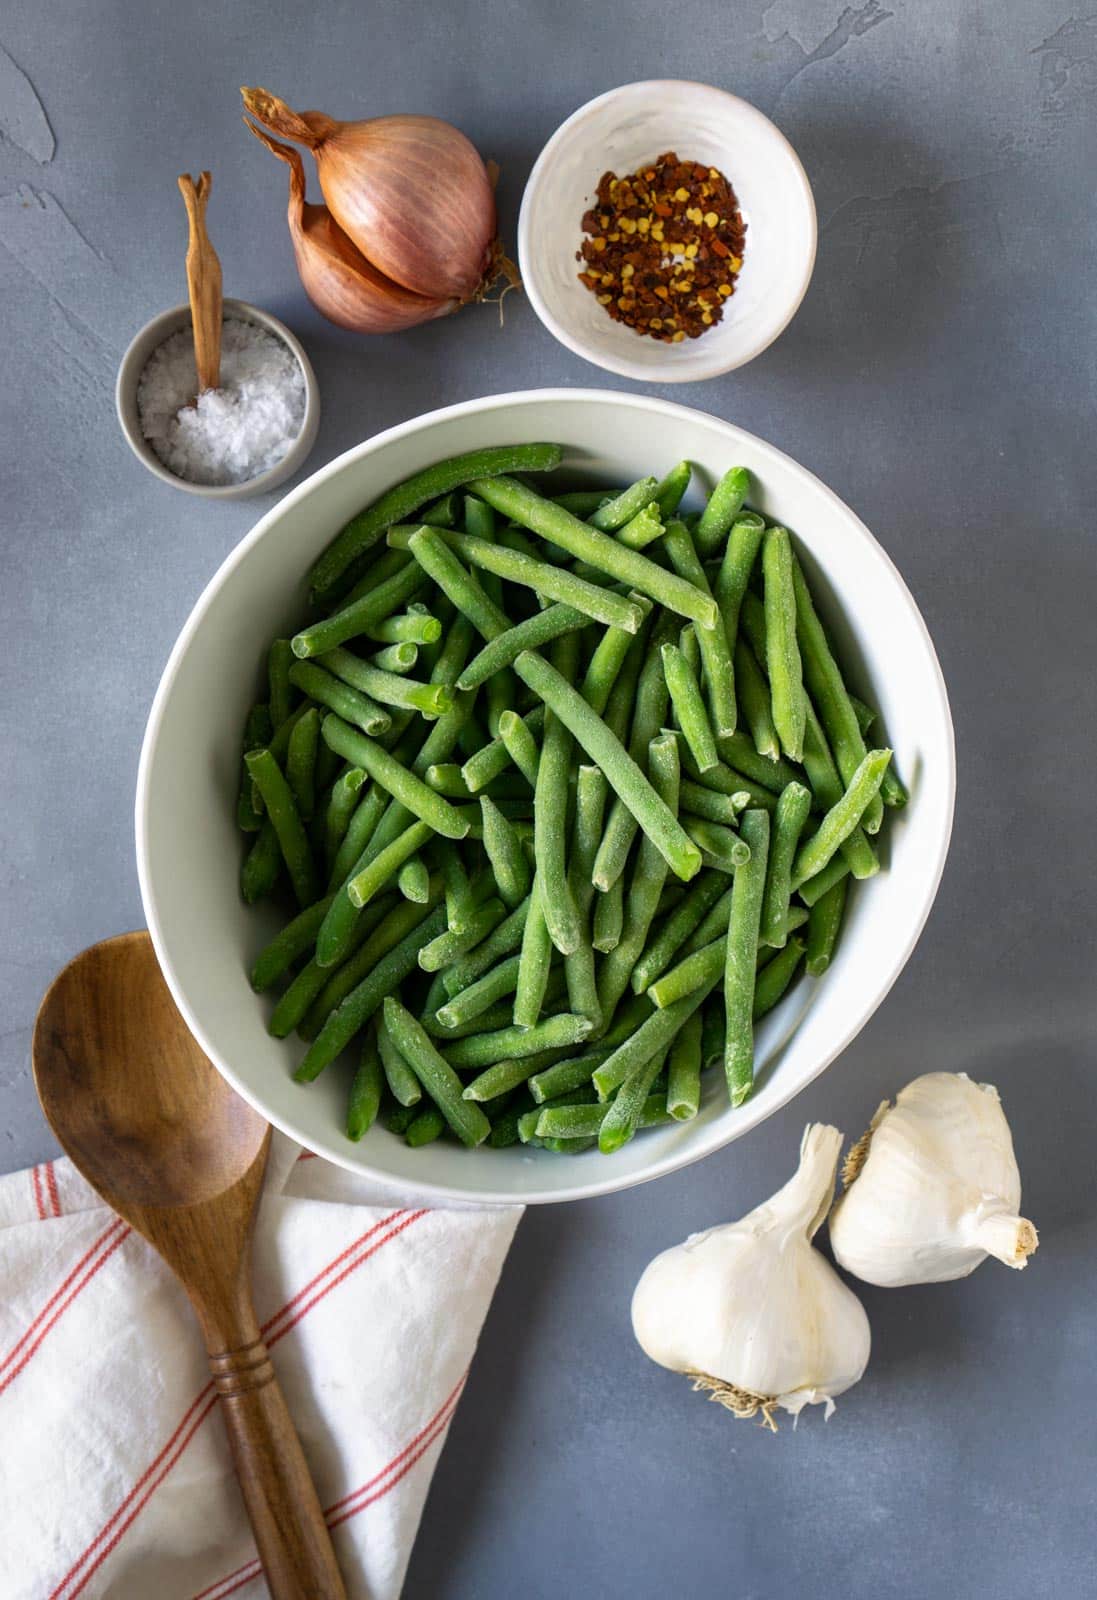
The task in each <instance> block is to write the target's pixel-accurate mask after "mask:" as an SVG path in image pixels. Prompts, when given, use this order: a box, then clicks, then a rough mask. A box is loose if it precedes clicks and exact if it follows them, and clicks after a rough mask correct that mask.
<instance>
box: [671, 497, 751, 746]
mask: <svg viewBox="0 0 1097 1600" xmlns="http://www.w3.org/2000/svg"><path fill="white" fill-rule="evenodd" d="M663 548H664V549H665V550H666V552H667V555H668V557H669V558H670V564H671V566H672V567H673V568H674V570H675V572H677V574H678V576H679V577H681V578H685V579H686V581H687V582H688V583H692V584H693V586H694V588H696V589H700V590H701V592H702V593H703V594H707V595H711V594H712V590H711V589H710V587H709V581H708V578H707V577H706V576H705V569H704V567H703V566H702V565H701V560H700V557H699V556H698V554H697V550H696V547H695V545H694V542H693V538H692V536H691V534H690V532H689V530H688V528H687V527H686V526H685V524H684V523H682V522H678V521H676V520H674V521H671V522H669V523H668V524H667V531H666V538H665V539H664V541H663ZM690 637H691V638H692V639H694V640H696V643H697V647H698V649H699V650H700V652H701V663H702V666H703V667H704V675H705V687H706V688H707V690H708V703H709V707H710V710H711V712H712V727H713V731H714V732H716V733H720V734H728V733H734V732H735V726H736V721H737V708H736V701H735V692H736V686H735V671H734V667H733V664H732V655H731V651H730V649H729V648H728V638H727V632H726V630H725V628H724V622H723V618H722V617H720V616H717V618H716V621H715V622H714V623H713V624H712V626H711V627H707V628H706V627H702V625H701V624H700V623H699V622H695V623H694V624H693V625H692V628H691V630H690Z"/></svg>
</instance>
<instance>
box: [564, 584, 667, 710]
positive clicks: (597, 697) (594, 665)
mask: <svg viewBox="0 0 1097 1600" xmlns="http://www.w3.org/2000/svg"><path fill="white" fill-rule="evenodd" d="M629 599H630V600H635V601H637V602H639V603H640V604H641V605H643V606H646V607H647V608H648V613H649V614H650V611H651V602H650V601H649V600H648V598H647V596H646V595H641V594H637V593H636V592H635V591H633V592H630V594H629ZM634 647H636V648H635V654H634V661H635V665H636V671H637V672H639V670H640V665H641V662H642V659H643V656H642V652H641V650H640V648H639V646H638V644H637V640H636V639H635V637H634V636H633V635H632V634H629V633H626V632H625V630H624V629H623V628H608V629H607V630H606V632H605V633H604V634H603V635H602V637H601V639H600V640H599V641H598V644H597V646H596V647H595V650H594V653H593V655H592V656H591V658H590V662H589V664H588V666H587V671H586V676H585V677H584V679H583V682H582V683H581V685H580V686H579V693H580V694H581V695H582V697H583V699H584V700H585V701H586V702H587V705H588V706H590V708H591V710H592V711H596V712H597V713H598V715H599V716H601V715H602V714H603V712H604V711H605V709H606V707H607V705H608V703H609V697H610V694H611V693H612V692H613V690H614V687H615V685H616V683H617V681H618V678H619V676H620V674H621V671H622V668H623V667H624V665H625V658H626V657H627V656H628V654H629V651H630V649H633V648H634Z"/></svg>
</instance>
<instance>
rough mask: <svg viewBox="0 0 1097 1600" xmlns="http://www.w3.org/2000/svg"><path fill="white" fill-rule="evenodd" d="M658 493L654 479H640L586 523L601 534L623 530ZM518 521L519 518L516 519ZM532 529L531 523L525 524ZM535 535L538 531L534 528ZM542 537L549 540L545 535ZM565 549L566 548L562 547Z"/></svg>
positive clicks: (597, 511) (609, 501)
mask: <svg viewBox="0 0 1097 1600" xmlns="http://www.w3.org/2000/svg"><path fill="white" fill-rule="evenodd" d="M658 492H659V484H658V481H657V480H656V479H655V478H640V479H639V480H638V481H637V482H636V483H632V484H630V485H629V487H628V488H627V489H622V491H621V493H620V494H618V495H614V497H613V499H612V500H607V501H606V502H605V503H604V504H603V505H601V506H599V507H598V509H597V510H596V511H593V512H591V514H590V516H589V517H588V518H587V521H588V522H589V523H590V525H591V527H592V528H598V529H599V530H600V531H601V532H602V533H614V532H616V530H617V529H618V528H623V527H624V525H625V523H626V522H630V521H631V520H632V518H633V517H634V516H636V514H637V512H640V511H643V509H644V507H645V506H649V505H650V504H651V502H652V501H653V500H654V499H655V497H656V495H657V494H658ZM518 520H519V521H520V520H521V518H519V519H518ZM526 526H527V527H532V523H526ZM533 531H534V532H535V533H537V532H539V531H540V530H539V529H537V528H534V530H533ZM543 537H545V538H549V537H550V535H548V534H545V535H544V536H543ZM564 548H565V549H567V546H566V545H565V546H564Z"/></svg>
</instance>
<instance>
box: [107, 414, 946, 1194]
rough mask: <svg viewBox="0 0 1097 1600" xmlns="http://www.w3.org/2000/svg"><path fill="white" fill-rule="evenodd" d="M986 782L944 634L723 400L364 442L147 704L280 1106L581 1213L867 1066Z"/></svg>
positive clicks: (232, 1033) (441, 429)
mask: <svg viewBox="0 0 1097 1600" xmlns="http://www.w3.org/2000/svg"><path fill="white" fill-rule="evenodd" d="M687 464H688V465H687ZM272 641H273V644H272ZM732 728H734V731H731V729H732ZM954 789H955V756H954V743H953V733H952V724H951V719H950V715H949V708H948V700H947V696H946V692H945V687H944V683H943V680H942V677H941V672H940V668H939V665H938V662H937V658H936V655H935V653H934V650H933V645H932V643H931V641H930V638H929V635H928V633H927V630H926V627H925V624H924V622H923V620H922V618H921V615H920V613H919V611H918V609H917V606H916V605H915V603H914V600H913V599H912V597H911V595H910V593H909V591H908V590H907V588H906V586H905V585H904V583H903V580H902V578H901V577H900V576H899V574H898V572H897V571H896V569H895V567H894V565H893V564H892V563H891V561H890V560H889V559H888V557H887V555H886V554H885V553H884V551H883V550H882V549H881V548H880V546H879V545H878V544H877V543H876V541H875V540H874V539H873V537H872V535H871V534H870V533H869V532H868V530H867V529H866V528H865V527H864V526H863V524H862V523H861V522H860V521H859V520H858V519H857V517H856V516H855V515H854V514H853V512H852V511H850V510H849V508H848V507H847V506H845V505H844V504H843V503H842V502H841V501H840V500H839V499H838V498H837V497H836V496H835V495H834V494H832V493H831V491H830V490H828V489H827V488H826V487H825V486H824V485H823V484H821V483H820V482H819V481H818V480H817V479H816V478H814V477H813V476H812V475H811V474H810V473H809V472H807V471H805V469H804V468H802V467H800V466H798V465H797V464H796V463H795V462H793V461H791V460H790V459H789V458H788V457H787V456H785V455H783V454H782V453H781V452H780V451H778V450H775V449H774V448H773V447H772V446H770V445H768V444H766V443H764V442H763V441H761V440H759V439H756V438H754V437H753V436H751V435H750V434H747V433H744V432H743V431H742V430H741V429H738V428H735V427H733V426H731V425H730V424H728V423H725V422H723V421H720V420H719V419H717V418H714V417H710V416H706V415H704V414H702V413H700V412H697V411H692V410H688V409H686V408H684V407H681V406H676V405H672V404H669V403H667V402H664V401H660V400H654V399H647V398H644V397H633V396H625V395H620V394H614V393H602V392H598V391H582V390H544V391H531V392H527V393H522V394H513V395H502V396H493V397H491V398H488V399H484V400H477V401H472V402H468V403H466V404H463V405H458V406H452V407H449V408H447V409H445V410H443V411H438V412H434V413H431V414H430V415H428V416H425V417H421V418H418V419H416V420H414V421H411V422H408V423H403V424H401V425H400V426H398V427H396V428H393V429H390V430H388V431H387V432H385V433H383V434H380V435H379V436H377V437H376V438H373V439H370V440H367V441H366V442H364V443H363V444H361V445H359V446H357V447H356V448H355V449H353V450H350V451H348V452H347V453H346V454H345V455H343V456H341V457H340V458H339V459H337V460H336V461H334V462H332V463H330V465H328V466H327V467H325V468H323V469H322V470H321V471H319V472H317V473H316V474H314V475H313V477H311V478H310V479H309V480H308V481H307V482H306V483H304V484H302V485H301V486H300V487H299V488H298V489H296V490H294V491H293V492H292V493H291V494H289V495H288V496H287V497H286V499H285V500H284V501H282V503H281V504H280V505H279V506H277V507H276V508H275V509H274V510H273V511H271V512H270V513H268V515H267V516H265V517H264V518H263V519H262V520H261V521H260V522H259V523H258V524H257V526H256V527H255V528H254V529H253V531H252V532H251V533H250V534H249V535H248V536H247V538H245V539H244V540H243V542H242V543H241V544H240V545H239V546H238V547H237V549H236V550H235V551H234V552H233V553H232V555H231V556H230V557H229V558H228V559H227V561H226V562H225V563H224V565H223V566H222V567H221V569H220V571H219V572H218V573H217V574H216V575H215V576H214V578H213V579H212V581H211V582H210V584H209V585H208V587H207V589H206V591H205V593H204V594H203V595H202V597H201V599H200V600H199V602H198V604H197V605H196V607H195V609H194V611H193V613H192V614H191V617H190V618H189V620H188V622H187V624H186V626H185V627H184V629H183V632H182V634H181V635H180V638H179V640H178V642H177V644H176V646H175V649H174V650H173V652H172V655H171V658H170V660H169V662H168V665H167V667H166V669H165V672H164V676H163V679H162V681H161V684H160V688H159V690H158V693H157V696H156V700H155V702H154V705H153V709H152V712H151V715H150V718H149V724H148V729H147V732H146V736H145V742H144V748H143V751H142V758H141V767H140V773H139V778H138V791H137V812H136V821H137V854H138V866H139V872H140V880H141V891H142V897H143V900H144V905H145V911H146V915H147V919H148V923H149V928H150V930H151V933H152V937H153V940H154V942H155V945H156V949H157V953H158V955H159V958H160V961H161V964H162V966H163V969H164V972H165V975H166V977H167V980H168V983H169V984H170V986H171V989H172V992H173V994H174V996H175V999H176V1002H177V1003H178V1005H179V1008H180V1010H181V1012H182V1014H183V1016H184V1017H185V1018H186V1020H187V1022H188V1025H189V1026H190V1027H191V1029H192V1031H193V1032H194V1034H195V1036H196V1038H197V1039H198V1041H199V1042H200V1044H201V1045H202V1047H203V1049H205V1051H206V1052H207V1054H208V1055H209V1056H210V1059H211V1060H212V1061H214V1062H215V1063H216V1065H217V1066H218V1067H219V1068H220V1070H221V1071H222V1072H223V1073H224V1074H225V1076H226V1078H227V1079H228V1080H229V1081H230V1082H231V1083H232V1084H233V1085H234V1087H235V1088H236V1089H237V1090H238V1091H239V1092H240V1093H241V1094H242V1095H244V1096H245V1098H247V1099H248V1100H249V1101H251V1103H252V1104H254V1105H255V1106H256V1107H257V1108H258V1109H259V1110H261V1111H262V1112H263V1114H264V1115H265V1116H267V1117H268V1118H269V1119H270V1121H271V1122H272V1123H274V1124H275V1125H276V1126H278V1127H280V1128H281V1129H283V1130H284V1131H285V1132H286V1133H288V1134H290V1135H291V1136H292V1137H294V1138H295V1139H297V1140H299V1141H300V1142H301V1143H302V1144H304V1145H306V1146H307V1147H308V1148H309V1149H311V1150H314V1151H316V1152H317V1153H318V1154H321V1155H324V1156H326V1157H327V1158H328V1159H330V1160H332V1161H335V1162H337V1163H338V1164H340V1165H342V1166H344V1167H346V1168H348V1169H350V1170H352V1171H357V1172H361V1173H365V1174H368V1175H370V1176H371V1177H373V1178H375V1179H381V1180H384V1181H389V1182H391V1183H393V1184H396V1185H400V1186H402V1187H403V1188H404V1189H405V1190H414V1191H417V1192H419V1193H421V1194H423V1195H426V1196H433V1197H436V1198H438V1199H449V1200H467V1201H479V1202H485V1203H492V1202H521V1201H549V1200H565V1199H572V1198H579V1197H584V1196H590V1195H594V1194H599V1193H604V1192H607V1191H610V1190H614V1189H619V1188H624V1187H627V1186H628V1185H630V1184H633V1183H638V1182H642V1181H644V1180H646V1179H649V1178H654V1177H658V1176H660V1175H661V1174H664V1173H667V1172H670V1171H673V1170H674V1169H676V1168H678V1167H680V1166H683V1165H685V1164H686V1163H688V1162H690V1161H694V1160H697V1159H699V1158H700V1157H702V1156H704V1155H707V1154H709V1153H711V1152H712V1151H714V1150H716V1149H719V1148H720V1147H721V1146H723V1145H725V1144H727V1143H728V1142H730V1141H731V1140H733V1139H736V1138H738V1137H740V1136H741V1135H742V1134H744V1133H746V1132H748V1131H749V1130H750V1129H751V1128H752V1127H754V1126H756V1124H757V1123H759V1122H761V1121H762V1120H764V1118H765V1117H767V1116H769V1115H770V1114H771V1113H772V1112H773V1111H775V1110H776V1109H777V1108H778V1107H779V1106H781V1105H783V1104H785V1103H786V1102H787V1101H788V1100H789V1099H791V1097H792V1096H793V1095H795V1094H797V1093H798V1092H799V1091H800V1090H801V1089H802V1088H804V1087H805V1085H806V1084H808V1083H809V1082H811V1080H812V1079H813V1078H814V1077H816V1076H817V1074H818V1073H819V1072H821V1071H822V1070H823V1068H824V1067H826V1066H827V1065H828V1064H829V1063H830V1062H831V1061H833V1060H834V1058H835V1057H836V1056H837V1055H838V1054H839V1053H840V1052H841V1051H842V1049H843V1048H844V1047H845V1046H846V1045H847V1044H848V1043H849V1041H850V1040H851V1039H852V1038H853V1037H854V1036H855V1035H856V1034H857V1032H858V1031H859V1030H860V1028H861V1027H862V1026H863V1025H864V1023H865V1022H866V1021H867V1019H868V1018H869V1017H870V1016H871V1015H872V1013H873V1011H874V1010H875V1009H876V1007H877V1006H878V1005H879V1004H880V1003H881V1001H882V1000H883V999H884V997H885V995H886V994H887V992H888V990H889V988H890V987H891V985H892V983H893V982H894V981H895V979H896V977H897V976H898V974H899V972H900V971H901V970H902V968H903V965H904V964H905V962H906V960H907V958H908V956H909V955H910V953H911V951H912V950H913V948H914V945H915V943H916V941H917V939H918V936H919V934H920V932H921V929H922V927H923V925H924V923H925V920H926V917H927V916H928V914H929V910H930V907H931V905H932V902H933V899H934V896H935V894H936V890H937V886H938V883H939V881H940V876H941V873H942V870H943V867H944V861H945V856H946V853H947V849H948V842H949V836H950V832H951V825H952V811H953V799H954ZM249 978H250V980H251V981H250V982H249Z"/></svg>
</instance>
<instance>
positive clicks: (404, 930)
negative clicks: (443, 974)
mask: <svg viewBox="0 0 1097 1600" xmlns="http://www.w3.org/2000/svg"><path fill="white" fill-rule="evenodd" d="M441 893H442V889H441V884H440V883H439V881H438V880H437V879H436V878H432V879H431V886H430V899H429V900H428V901H427V903H426V905H425V906H421V905H418V904H417V903H416V902H415V901H414V900H400V899H398V898H395V897H394V896H393V895H392V894H390V893H385V894H382V895H378V897H377V899H376V900H374V901H373V903H372V904H371V905H369V906H368V907H367V908H366V910H365V911H362V912H359V913H358V921H357V922H356V924H355V926H354V927H353V928H352V930H351V934H350V939H349V941H348V945H347V951H348V954H347V955H346V957H345V958H344V959H343V961H342V963H341V965H339V966H337V967H335V969H334V970H333V969H332V967H331V966H330V965H329V966H328V968H327V969H326V972H325V976H326V982H325V983H324V986H323V988H322V989H321V990H320V993H319V994H318V995H317V996H316V998H315V1000H313V1002H312V1003H311V1005H309V1007H308V1010H307V1011H306V1013H305V1016H304V1018H303V1019H302V1020H300V1021H298V1022H297V1024H296V1025H297V1031H298V1033H299V1034H300V1035H301V1037H302V1038H303V1039H306V1040H310V1039H315V1038H316V1037H317V1035H318V1034H319V1033H320V1031H321V1029H322V1028H323V1027H324V1024H325V1023H326V1022H327V1020H328V1017H329V1016H330V1015H331V1013H332V1012H333V1011H335V1009H336V1008H337V1007H338V1006H340V1005H341V1004H342V1003H343V1001H344V1000H345V999H346V998H347V997H348V995H350V993H351V992H352V991H353V990H354V989H356V988H357V987H358V985H359V984H360V983H361V982H362V980H363V979H364V978H367V977H368V976H369V974H370V973H371V972H372V971H373V968H374V967H375V966H377V965H378V963H379V962H381V961H382V960H383V959H384V957H385V956H387V955H388V953H389V951H390V950H394V949H395V948H396V946H397V945H399V944H401V943H402V942H403V941H404V940H405V939H407V938H409V937H410V936H411V935H412V934H414V933H416V932H417V931H419V930H422V932H421V939H429V938H430V937H431V933H432V931H434V929H435V923H433V922H431V921H429V919H430V917H431V916H432V914H433V913H434V911H435V910H436V909H437V908H438V901H439V900H440V898H441ZM441 914H442V913H441V912H439V915H441ZM439 926H440V924H439ZM363 941H364V942H363ZM417 953H418V946H416V950H415V954H417ZM415 965H416V963H415V959H414V955H413V959H412V966H411V969H409V970H414V969H415ZM284 998H285V996H283V999H284ZM292 1026H293V1024H291V1027H292Z"/></svg>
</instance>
